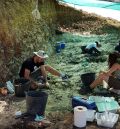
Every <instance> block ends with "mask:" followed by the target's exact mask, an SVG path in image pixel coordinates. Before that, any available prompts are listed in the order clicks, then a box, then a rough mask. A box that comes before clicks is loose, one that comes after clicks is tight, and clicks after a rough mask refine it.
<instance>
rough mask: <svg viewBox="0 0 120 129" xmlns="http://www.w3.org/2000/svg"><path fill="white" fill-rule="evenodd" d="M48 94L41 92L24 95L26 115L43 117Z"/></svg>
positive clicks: (30, 92)
mask: <svg viewBox="0 0 120 129" xmlns="http://www.w3.org/2000/svg"><path fill="white" fill-rule="evenodd" d="M47 99H48V94H47V93H46V92H43V91H29V92H27V93H26V107H27V113H28V114H30V115H36V114H38V115H44V113H45V108H46V103H47Z"/></svg>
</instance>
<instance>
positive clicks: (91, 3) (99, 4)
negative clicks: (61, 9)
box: [59, 0, 120, 10]
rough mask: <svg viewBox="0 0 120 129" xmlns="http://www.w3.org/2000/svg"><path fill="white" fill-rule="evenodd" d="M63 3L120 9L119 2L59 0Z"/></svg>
mask: <svg viewBox="0 0 120 129" xmlns="http://www.w3.org/2000/svg"><path fill="white" fill-rule="evenodd" d="M59 1H63V2H65V3H70V4H74V5H79V6H88V7H98V8H107V9H113V10H120V3H115V2H107V1H99V0H59Z"/></svg>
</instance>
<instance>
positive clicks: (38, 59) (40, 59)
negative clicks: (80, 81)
mask: <svg viewBox="0 0 120 129" xmlns="http://www.w3.org/2000/svg"><path fill="white" fill-rule="evenodd" d="M46 58H48V55H47V54H46V53H45V52H44V51H43V50H39V51H38V52H34V56H33V57H31V58H28V59H26V60H25V61H24V62H23V64H22V66H21V69H20V72H19V76H20V77H21V78H25V79H29V80H32V78H31V76H30V75H31V74H32V73H33V72H34V71H35V70H36V68H39V69H38V70H39V71H40V74H41V76H42V77H43V78H44V85H45V86H49V83H48V81H47V72H49V73H51V74H52V75H55V76H58V77H61V78H62V79H63V80H64V79H66V75H65V74H61V73H60V72H59V71H57V70H55V69H54V68H53V67H51V66H49V65H46V64H45V63H44V61H45V59H46ZM46 71H47V72H46ZM32 88H34V87H32Z"/></svg>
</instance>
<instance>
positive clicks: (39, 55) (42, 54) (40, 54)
mask: <svg viewBox="0 0 120 129" xmlns="http://www.w3.org/2000/svg"><path fill="white" fill-rule="evenodd" d="M33 53H34V54H35V55H37V56H38V57H41V58H48V55H47V54H46V53H45V52H44V51H43V50H39V51H38V52H33Z"/></svg>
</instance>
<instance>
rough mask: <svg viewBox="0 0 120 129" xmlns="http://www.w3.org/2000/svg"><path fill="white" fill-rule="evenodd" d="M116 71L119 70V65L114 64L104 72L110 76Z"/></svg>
mask: <svg viewBox="0 0 120 129" xmlns="http://www.w3.org/2000/svg"><path fill="white" fill-rule="evenodd" d="M116 70H120V64H118V63H115V64H114V65H113V66H112V67H111V68H110V69H109V71H108V72H106V74H107V75H109V76H111V75H112V73H113V72H115V71H116Z"/></svg>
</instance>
